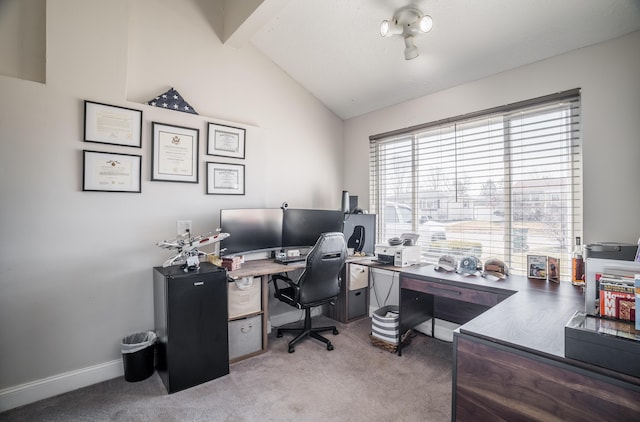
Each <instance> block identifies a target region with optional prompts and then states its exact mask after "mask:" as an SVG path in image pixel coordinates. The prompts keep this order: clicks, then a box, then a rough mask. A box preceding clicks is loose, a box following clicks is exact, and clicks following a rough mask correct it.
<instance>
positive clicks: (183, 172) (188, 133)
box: [151, 122, 200, 183]
mask: <svg viewBox="0 0 640 422" xmlns="http://www.w3.org/2000/svg"><path fill="white" fill-rule="evenodd" d="M151 127H152V145H151V180H154V181H165V182H185V183H198V142H199V141H198V139H199V135H200V130H199V129H192V128H188V127H182V126H173V125H167V124H163V123H158V122H152V123H151Z"/></svg>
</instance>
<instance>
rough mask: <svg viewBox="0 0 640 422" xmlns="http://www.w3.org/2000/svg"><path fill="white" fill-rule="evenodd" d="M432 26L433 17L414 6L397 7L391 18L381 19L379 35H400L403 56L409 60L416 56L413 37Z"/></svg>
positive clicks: (425, 31)
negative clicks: (402, 41) (402, 39)
mask: <svg viewBox="0 0 640 422" xmlns="http://www.w3.org/2000/svg"><path fill="white" fill-rule="evenodd" d="M431 28H433V19H432V18H431V16H429V15H425V14H423V13H422V12H421V11H419V10H418V9H416V8H413V7H403V8H401V9H398V10H397V11H396V13H395V14H394V15H393V18H392V19H391V20H383V21H382V23H381V24H380V35H382V36H383V37H390V36H392V35H400V36H401V37H403V38H404V47H405V48H404V58H405V60H411V59H415V58H416V57H418V47H416V45H415V43H414V38H415V37H416V36H418V35H421V34H426V33H427V32H429V31H431Z"/></svg>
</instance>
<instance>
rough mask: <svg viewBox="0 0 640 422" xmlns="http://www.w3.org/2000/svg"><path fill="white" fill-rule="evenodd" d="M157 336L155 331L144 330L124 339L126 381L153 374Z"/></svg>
mask: <svg viewBox="0 0 640 422" xmlns="http://www.w3.org/2000/svg"><path fill="white" fill-rule="evenodd" d="M156 338H157V336H156V333H154V332H153V331H144V332H141V333H135V334H130V335H128V336H126V337H125V338H123V339H122V363H123V364H124V379H125V380H126V381H129V382H137V381H143V380H146V379H147V378H149V377H150V376H151V375H152V374H153V364H154V357H155V353H154V352H155V343H156Z"/></svg>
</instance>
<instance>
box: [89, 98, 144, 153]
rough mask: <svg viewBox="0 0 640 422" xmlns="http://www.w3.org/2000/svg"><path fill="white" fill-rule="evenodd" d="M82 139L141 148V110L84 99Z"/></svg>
mask: <svg viewBox="0 0 640 422" xmlns="http://www.w3.org/2000/svg"><path fill="white" fill-rule="evenodd" d="M84 141H85V142H95V143H98V144H111V145H119V146H125V147H135V148H142V111H141V110H136V109H133V108H127V107H120V106H114V105H109V104H102V103H96V102H93V101H88V100H85V102H84Z"/></svg>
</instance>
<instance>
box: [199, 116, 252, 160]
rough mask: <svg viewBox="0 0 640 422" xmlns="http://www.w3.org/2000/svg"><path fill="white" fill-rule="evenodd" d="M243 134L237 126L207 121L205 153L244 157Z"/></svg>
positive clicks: (242, 130) (244, 132) (243, 131)
mask: <svg viewBox="0 0 640 422" xmlns="http://www.w3.org/2000/svg"><path fill="white" fill-rule="evenodd" d="M245 134H246V131H245V130H244V129H242V128H239V127H233V126H225V125H219V124H216V123H209V125H208V136H207V155H219V156H222V157H232V158H244V145H245Z"/></svg>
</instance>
